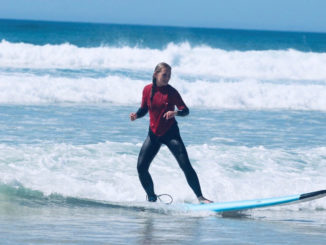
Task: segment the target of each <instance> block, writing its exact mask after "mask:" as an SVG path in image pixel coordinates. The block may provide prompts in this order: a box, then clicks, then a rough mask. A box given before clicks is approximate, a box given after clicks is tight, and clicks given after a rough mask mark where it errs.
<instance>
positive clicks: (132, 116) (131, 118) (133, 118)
mask: <svg viewBox="0 0 326 245" xmlns="http://www.w3.org/2000/svg"><path fill="white" fill-rule="evenodd" d="M129 117H130V120H131V121H135V120H136V119H137V114H136V113H134V112H132V113H130V115H129Z"/></svg>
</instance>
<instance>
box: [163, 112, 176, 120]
mask: <svg viewBox="0 0 326 245" xmlns="http://www.w3.org/2000/svg"><path fill="white" fill-rule="evenodd" d="M176 115H177V112H176V111H168V112H165V113H164V115H163V117H164V118H165V119H166V120H169V119H171V118H173V117H175V116H176Z"/></svg>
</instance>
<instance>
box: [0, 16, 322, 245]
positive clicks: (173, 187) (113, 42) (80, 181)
mask: <svg viewBox="0 0 326 245" xmlns="http://www.w3.org/2000/svg"><path fill="white" fill-rule="evenodd" d="M161 61H165V62H167V63H169V64H170V65H171V66H172V78H171V81H170V84H171V85H172V86H173V87H175V88H176V89H177V90H178V91H179V92H180V94H181V96H182V97H183V99H184V101H185V103H186V104H187V105H188V107H189V108H190V114H189V116H187V117H179V118H177V120H178V123H179V127H180V130H181V135H182V138H183V140H184V142H185V145H186V147H187V150H188V154H189V157H190V160H191V163H192V165H193V167H194V169H195V170H196V172H197V174H198V176H199V179H200V183H201V187H202V190H203V193H204V195H205V196H206V197H207V198H209V199H212V200H214V201H216V202H223V201H233V200H244V199H255V198H264V197H273V196H282V195H292V194H299V193H305V192H311V191H316V190H322V189H325V188H326V179H325V173H326V144H325V142H326V69H325V65H326V34H322V33H291V32H264V31H241V30H223V29H199V28H173V27H153V26H132V25H109V24H87V23H59V22H36V21H14V20H1V21H0V237H1V244H174V243H178V244H325V243H326V235H325V233H326V198H324V199H319V200H315V201H312V202H306V203H303V204H296V205H291V206H280V207H274V208H265V209H258V210H252V211H246V212H243V213H236V214H232V215H219V214H215V213H191V212H173V211H171V210H170V211H169V209H168V208H167V209H165V208H164V206H163V208H162V207H161V206H160V208H157V209H156V208H155V205H154V206H153V205H149V204H146V203H145V202H144V201H145V199H146V196H145V193H144V191H143V189H142V187H141V185H140V182H139V180H138V176H137V171H136V163H137V157H138V153H139V150H140V147H141V145H142V143H143V141H144V139H145V137H146V135H147V132H148V123H149V120H148V116H145V117H144V118H142V119H140V120H136V121H134V122H131V121H130V120H129V114H130V113H131V112H135V111H136V110H137V109H138V108H139V106H140V101H141V95H142V89H143V87H144V86H145V85H146V84H149V83H151V78H152V74H153V69H154V67H155V65H156V64H157V63H159V62H161ZM150 172H151V174H152V177H153V180H154V184H155V190H156V192H157V193H158V194H159V193H169V194H170V195H172V196H173V198H174V203H183V202H196V198H195V196H194V194H193V193H192V191H191V189H190V188H189V186H188V185H187V182H186V180H185V177H184V175H183V173H182V171H181V169H180V168H179V167H178V164H177V162H176V161H175V159H174V158H173V156H172V154H171V153H170V152H169V150H168V149H167V148H166V147H165V146H163V147H162V148H161V150H160V152H159V153H158V155H157V156H156V158H155V159H154V161H153V163H152V165H151V168H150ZM139 203H142V204H143V205H144V206H146V205H149V206H150V207H151V208H150V209H146V208H145V209H137V208H133V205H136V204H137V205H138V204H139ZM112 204H122V205H121V206H119V205H112Z"/></svg>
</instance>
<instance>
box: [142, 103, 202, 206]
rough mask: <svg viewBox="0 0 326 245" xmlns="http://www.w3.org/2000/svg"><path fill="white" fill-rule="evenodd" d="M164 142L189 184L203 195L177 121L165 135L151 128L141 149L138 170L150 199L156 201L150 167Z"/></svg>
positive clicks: (198, 194)
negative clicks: (155, 132)
mask: <svg viewBox="0 0 326 245" xmlns="http://www.w3.org/2000/svg"><path fill="white" fill-rule="evenodd" d="M187 110H188V109H187ZM144 114H146V113H144ZM179 114H180V115H182V114H188V112H186V113H183V112H181V111H180V113H179ZM142 116H143V115H142ZM162 144H165V145H166V146H167V147H168V148H169V150H170V151H171V152H172V154H173V155H174V157H175V158H176V160H177V161H178V163H179V166H180V168H181V169H182V170H183V172H184V174H185V176H186V179H187V182H188V184H189V186H190V187H191V189H192V190H193V191H194V193H195V194H196V196H197V197H200V196H202V192H201V189H200V184H199V180H198V177H197V174H196V172H195V170H194V169H193V168H192V166H191V164H190V161H189V157H188V154H187V150H186V148H185V145H184V143H183V141H182V139H181V136H180V132H179V127H178V124H177V122H175V123H174V124H173V125H172V126H171V128H170V129H169V130H168V131H167V132H166V133H165V134H164V135H163V136H157V135H155V134H154V133H153V132H152V131H151V129H149V132H148V136H147V138H146V140H145V142H144V144H143V146H142V148H141V150H140V153H139V157H138V163H137V170H138V175H139V179H140V182H141V184H142V186H143V187H144V189H145V191H146V193H147V196H148V200H149V201H156V195H155V192H154V186H153V180H152V178H151V175H150V174H149V172H148V169H149V166H150V164H151V162H152V160H153V159H154V157H155V155H156V154H157V152H158V151H159V149H160V147H161V145H162Z"/></svg>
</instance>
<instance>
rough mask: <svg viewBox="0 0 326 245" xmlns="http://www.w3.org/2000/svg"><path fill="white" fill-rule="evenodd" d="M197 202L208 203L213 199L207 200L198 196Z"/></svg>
mask: <svg viewBox="0 0 326 245" xmlns="http://www.w3.org/2000/svg"><path fill="white" fill-rule="evenodd" d="M198 202H199V203H201V204H208V203H212V202H213V201H211V200H208V199H206V198H205V197H203V196H201V197H198Z"/></svg>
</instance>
